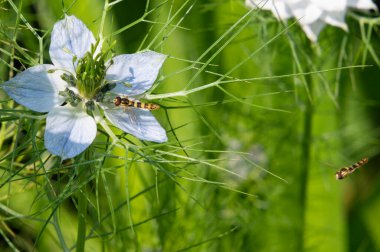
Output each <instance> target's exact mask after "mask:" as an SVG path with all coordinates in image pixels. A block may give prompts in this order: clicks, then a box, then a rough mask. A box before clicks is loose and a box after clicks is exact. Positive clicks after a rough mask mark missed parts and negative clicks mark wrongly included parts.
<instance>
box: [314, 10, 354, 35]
mask: <svg viewBox="0 0 380 252" xmlns="http://www.w3.org/2000/svg"><path fill="white" fill-rule="evenodd" d="M321 19H322V20H323V21H325V22H326V23H327V24H329V25H332V26H336V27H340V28H342V29H343V30H345V31H347V30H348V27H347V24H346V22H345V13H344V12H325V13H324V14H323V17H321Z"/></svg>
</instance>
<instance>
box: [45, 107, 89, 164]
mask: <svg viewBox="0 0 380 252" xmlns="http://www.w3.org/2000/svg"><path fill="white" fill-rule="evenodd" d="M95 136H96V123H95V120H94V119H93V118H92V117H91V116H89V115H88V114H87V113H86V112H85V111H84V110H83V109H82V108H80V107H79V106H78V107H75V108H74V107H71V106H68V105H67V106H65V107H57V108H55V109H53V110H52V111H50V112H49V114H48V116H47V118H46V129H45V147H46V148H47V149H48V150H49V151H50V152H51V153H52V154H54V155H57V156H60V157H62V159H67V158H72V157H75V156H76V155H78V154H80V153H81V152H83V151H84V150H85V149H86V148H87V147H88V146H89V145H90V144H91V143H92V142H93V141H94V139H95Z"/></svg>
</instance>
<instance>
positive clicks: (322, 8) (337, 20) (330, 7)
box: [245, 0, 376, 42]
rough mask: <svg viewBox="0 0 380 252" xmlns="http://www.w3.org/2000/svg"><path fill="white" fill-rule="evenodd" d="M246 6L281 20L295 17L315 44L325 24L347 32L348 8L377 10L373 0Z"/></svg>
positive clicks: (272, 1) (274, 0)
mask: <svg viewBox="0 0 380 252" xmlns="http://www.w3.org/2000/svg"><path fill="white" fill-rule="evenodd" d="M245 4H246V5H247V6H248V7H251V8H263V9H265V10H270V11H272V13H273V14H274V15H275V16H276V17H277V19H280V20H286V19H288V18H291V17H294V18H295V19H297V20H298V22H299V23H300V25H301V27H302V29H303V30H304V32H305V33H306V35H307V37H308V38H309V39H310V40H311V41H313V42H315V41H317V39H318V34H319V32H320V31H321V30H322V28H323V27H324V26H325V24H330V25H332V26H337V27H340V28H342V29H343V30H345V31H347V30H348V29H347V25H346V23H345V21H344V18H345V15H346V12H347V9H348V8H350V7H352V8H357V9H365V10H369V9H376V5H375V4H374V3H373V2H372V1H371V0H246V1H245Z"/></svg>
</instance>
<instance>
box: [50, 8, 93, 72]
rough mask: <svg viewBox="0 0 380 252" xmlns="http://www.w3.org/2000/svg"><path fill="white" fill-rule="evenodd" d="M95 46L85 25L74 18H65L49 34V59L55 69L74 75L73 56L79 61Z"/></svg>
mask: <svg viewBox="0 0 380 252" xmlns="http://www.w3.org/2000/svg"><path fill="white" fill-rule="evenodd" d="M91 44H95V38H94V35H92V32H91V31H90V30H89V29H87V27H86V25H85V24H83V22H82V21H80V20H79V19H77V18H76V17H75V16H67V15H66V16H65V18H64V19H63V20H61V21H58V22H57V23H56V24H55V25H54V28H53V31H52V33H51V44H50V49H49V53H50V58H51V61H52V62H53V64H54V65H55V66H57V67H61V68H63V69H66V70H69V71H71V72H72V73H75V70H74V65H75V64H73V57H74V55H75V56H76V57H77V58H78V59H80V58H83V56H84V55H85V54H86V52H88V51H89V50H90V48H91Z"/></svg>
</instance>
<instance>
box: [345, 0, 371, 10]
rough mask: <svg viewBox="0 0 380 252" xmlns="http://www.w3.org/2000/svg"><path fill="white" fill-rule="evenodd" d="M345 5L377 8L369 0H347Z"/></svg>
mask: <svg viewBox="0 0 380 252" xmlns="http://www.w3.org/2000/svg"><path fill="white" fill-rule="evenodd" d="M347 5H348V6H349V7H354V8H357V9H367V10H368V9H373V10H377V7H376V4H375V3H374V2H372V1H371V0H348V3H347Z"/></svg>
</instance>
